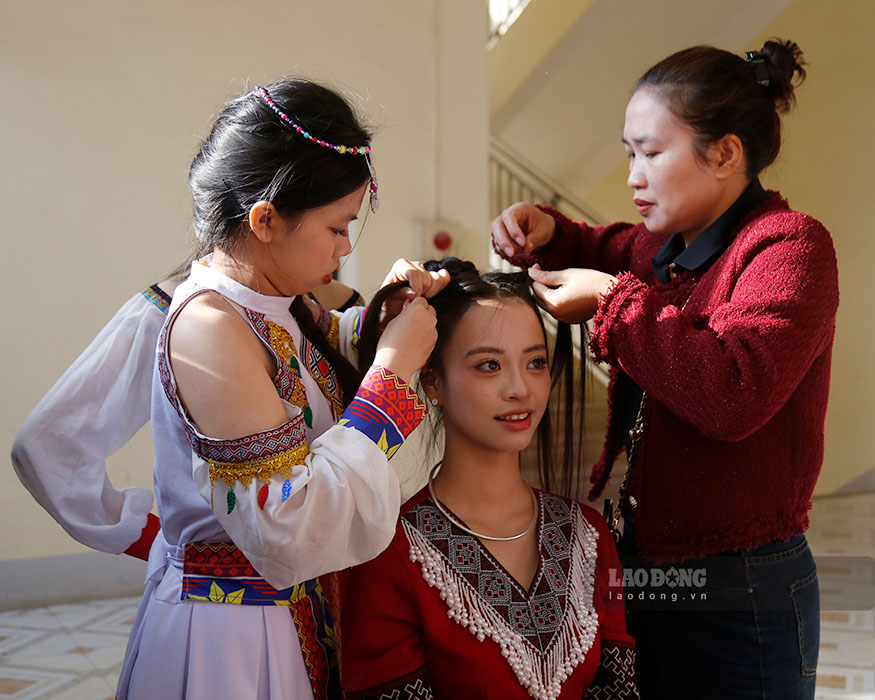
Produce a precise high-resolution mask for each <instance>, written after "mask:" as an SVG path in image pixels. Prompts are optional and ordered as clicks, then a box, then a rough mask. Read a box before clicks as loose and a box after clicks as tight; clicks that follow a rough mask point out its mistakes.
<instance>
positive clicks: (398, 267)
mask: <svg viewBox="0 0 875 700" xmlns="http://www.w3.org/2000/svg"><path fill="white" fill-rule="evenodd" d="M403 280H407V281H408V282H409V283H410V289H409V290H407V291H408V295H409V297H410V298H413V297H418V296H423V297H425V298H426V299H430V298H431V297H433V296H434V295H435V294H437V293H438V292H439V291H441V290H442V289H443V288H444V287H446V286H447V282H449V281H450V273H449V272H447V271H446V270H440V271H439V272H429V271H428V270H426V269H425V268H424V267H423V265H422V263H420V262H415V261H413V262H411V261H410V260H408V259H407V258H398V259H397V260H396V261H395V264H394V265H392V269H391V270H389V274H388V275H386V279H384V280H383V284H381V285H380V286H381V287H385V286H386V285H387V284H392V283H393V282H401V281H403Z"/></svg>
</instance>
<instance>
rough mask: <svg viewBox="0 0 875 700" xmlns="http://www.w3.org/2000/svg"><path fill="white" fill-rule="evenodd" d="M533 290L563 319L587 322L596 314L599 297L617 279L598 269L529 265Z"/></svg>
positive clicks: (542, 305) (548, 307) (539, 302)
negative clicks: (557, 268) (563, 268)
mask: <svg viewBox="0 0 875 700" xmlns="http://www.w3.org/2000/svg"><path fill="white" fill-rule="evenodd" d="M529 277H531V278H532V291H533V292H534V293H535V297H536V299H537V301H538V304H539V305H540V306H541V307H542V308H544V309H546V310H547V311H549V312H550V314H551V315H552V316H553V317H554V318H555V319H557V320H559V321H564V322H565V323H583V322H584V321H587V320H589V319H590V318H592V316H593V315H594V314H595V312H596V309H597V308H598V305H599V297H600V296H601V295H602V294H604V293H605V292H607V291H608V289H609V288H610V286H611V284H613V283H614V282H616V281H617V280H616V278H615V277H614V276H613V275H609V274H607V273H605V272H599V271H598V270H588V269H583V268H569V269H567V270H553V271H548V270H542V269H541V268H540V266H539V265H534V266H533V267H530V268H529Z"/></svg>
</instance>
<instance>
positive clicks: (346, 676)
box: [341, 528, 432, 700]
mask: <svg viewBox="0 0 875 700" xmlns="http://www.w3.org/2000/svg"><path fill="white" fill-rule="evenodd" d="M406 542H407V540H406V538H405V537H404V534H403V532H402V531H401V530H400V528H399V530H398V532H397V533H396V535H395V540H394V541H393V542H392V544H391V545H390V546H389V548H388V549H387V550H386V551H385V552H383V553H382V554H381V555H380V556H378V557H377V558H376V559H374V560H372V561H369V562H367V563H365V564H362V565H360V566H357V567H355V568H353V569H352V570H351V573H350V576H349V578H348V579H347V581H346V585H345V595H344V601H343V608H342V610H343V613H342V614H343V619H342V623H341V629H343V635H344V637H343V646H342V654H343V658H342V663H341V670H342V681H343V690H344V693H345V696H346V697H347V698H351V699H355V700H364V699H371V698H374V699H376V698H430V697H432V694H431V686H430V684H429V681H428V678H427V674H426V670H425V651H424V647H423V643H422V622H421V621H420V619H419V608H418V606H417V602H416V599H415V596H414V592H413V586H412V585H411V581H410V578H409V577H410V567H409V563H408V562H407V561H405V556H404V551H403V550H404V547H403V544H406Z"/></svg>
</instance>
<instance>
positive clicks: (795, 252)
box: [492, 40, 838, 700]
mask: <svg viewBox="0 0 875 700" xmlns="http://www.w3.org/2000/svg"><path fill="white" fill-rule="evenodd" d="M804 65H805V64H804V61H803V58H802V54H801V51H800V50H799V47H798V46H797V45H796V44H794V43H792V42H781V41H778V40H773V41H769V42H767V43H766V44H765V46H763V48H762V50H761V51H756V52H748V53H747V60H745V59H743V58H741V57H739V56H736V55H734V54H731V53H729V52H726V51H721V50H718V49H715V48H711V47H704V46H699V47H694V48H691V49H687V50H684V51H681V52H679V53H676V54H674V55H672V56H669V57H668V58H666V59H664V60H663V61H661V62H659V63H658V64H656V65H655V66H653V68H651V69H650V70H649V71H647V73H645V74H644V76H643V77H642V78H641V79H640V80H639V82H638V85H637V89H636V91H635V93H634V94H633V96H632V99H631V100H630V101H629V105H628V107H627V110H626V122H625V128H624V134H623V144H624V146H625V149H626V153H627V155H628V157H629V179H628V184H629V186H630V187H631V188H632V190H633V193H634V194H633V196H634V201H635V204H636V205H637V208H638V211H639V213H640V214H641V216H642V218H643V220H644V221H643V222H642V223H639V224H637V225H632V224H623V223H617V224H612V225H609V226H597V227H591V226H589V225H587V224H586V223H584V222H574V221H570V220H569V219H567V218H566V217H564V216H563V215H562V214H560V213H559V212H557V211H554V210H552V209H550V208H548V207H534V206H531V205H528V204H522V203H521V204H515V205H513V206H511V207H509V208H508V209H507V210H506V211H505V212H503V213H502V215H501V216H499V217H498V218H497V219H496V220H495V222H494V223H493V227H492V232H493V245H494V246H495V248H496V250H497V251H499V252H500V253H501V254H502V255H504V256H505V257H507V258H508V259H510V260H511V261H512V262H513V263H515V264H517V265H520V266H522V267H528V268H529V271H530V275H531V276H532V278H533V279H534V280H535V281H534V288H535V290H536V293H537V294H538V296H539V297H540V299H541V303H542V304H543V305H544V306H545V307H546V308H547V309H549V310H550V311H551V313H553V315H554V316H556V317H557V318H559V319H561V320H565V321H569V322H579V321H584V320H586V319H589V318H590V317H593V315H594V319H593V331H592V337H591V347H592V350H593V353H594V355H595V357H596V359H598V360H600V361H603V362H607V363H609V364H610V365H611V370H612V381H611V387H610V390H609V396H610V402H611V411H610V417H609V421H608V430H607V436H606V441H605V446H604V450H603V453H602V455H601V458H600V459H599V461H598V463H597V464H596V465H595V466H594V468H593V471H592V474H591V481H592V489H591V492H590V497H591V498H596V497H597V496H598V495H599V494H600V493H601V492H602V490H603V489H604V487H605V484H606V483H607V480H608V478H609V476H610V473H611V467H612V465H613V462H614V460H615V459H616V458H617V456H618V455H619V453H620V452H621V451H622V450H623V447H624V445H625V447H626V451H627V456H628V457H629V463H630V467H629V469H628V470H627V472H626V474H625V475H621V476H620V478H622V479H623V481H622V487H621V498H620V503H619V505H618V510H619V511H620V512H621V513H622V516H623V521H624V522H623V537H622V542H621V546H620V551H621V554H623V553H625V554H626V555H628V556H630V557H646V560H642V559H634V558H633V559H630V560H629V561H628V562H624V563H625V564H626V566H627V567H628V568H627V571H626V576H627V577H626V585H627V600H628V599H630V598H631V599H634V600H635V601H638V600H645V601H647V603H646V604H645V605H640V606H639V609H636V610H631V611H630V614H629V619H628V622H629V630H630V632H631V633H632V634H633V635H634V636H635V637H636V642H637V647H638V665H637V672H638V676H639V683H640V688H641V695H642V697H643V698H644V699H645V700H649V699H652V698H662V697H665V698H701V697H705V696H707V697H708V698H727V699H728V698H732V699H733V700H738V699H740V698H777V697H781V698H790V697H792V698H794V699H795V700H800V699H804V698H812V697H813V696H814V674H815V669H816V666H817V650H818V638H819V598H818V586H817V573H816V569H815V566H814V561H813V558H812V556H811V553H810V551H809V549H808V545H807V543H806V540H805V536H804V534H803V533H804V532H805V530H806V529H807V526H808V516H807V511H808V510H809V508H810V498H811V494H812V491H813V489H814V485H815V482H816V480H817V476H818V474H819V472H820V468H821V465H822V460H823V429H824V417H825V413H826V402H827V394H828V390H829V369H830V355H831V350H832V342H833V335H834V329H835V314H836V308H837V305H838V280H837V271H836V259H835V253H834V250H833V246H832V241H831V239H830V236H829V233H828V232H827V230H826V229H825V228H824V227H823V226H822V225H821V224H820V223H819V222H817V221H816V220H814V219H812V218H811V217H810V216H807V215H805V214H801V213H797V212H795V211H792V210H791V209H790V208H789V206H788V205H787V202H786V201H785V200H784V199H783V198H782V197H781V196H780V195H779V194H778V193H776V192H767V191H765V190H764V189H763V188H762V187H761V185H760V183H759V180H758V179H757V176H758V174H759V173H760V172H761V171H762V170H763V169H764V168H766V167H767V166H768V165H770V164H771V163H772V162H773V161H774V159H775V157H776V156H777V154H778V151H779V148H780V143H781V134H780V114H781V113H785V112H787V111H788V110H789V108H790V107H791V106H792V104H793V102H794V87H795V85H798V83H799V82H801V80H802V79H803V78H804V77H805V70H804V67H803V66H804ZM569 267H571V268H573V269H566V268H569ZM611 520H614V518H611ZM704 557H708V558H707V559H705V558H704ZM645 561H646V562H647V563H644V562H645ZM651 562H655V563H656V564H657V565H661V568H657V566H655V565H652V564H651ZM672 569H674V573H672ZM679 571H680V572H681V573H682V574H685V575H686V579H685V580H683V579H682V580H681V583H682V584H686V585H687V586H688V589H687V590H683V586H681V587H678V588H676V589H675V588H673V589H671V590H672V591H674V592H682V594H684V595H686V596H687V597H686V599H685V605H684V606H683V607H685V608H693V609H685V610H683V611H681V610H680V609H679V608H680V607H681V606H680V605H679V604H678V605H675V606H674V607H672V606H669V607H668V609H662V610H656V609H654V608H655V607H657V606H656V605H654V604H653V602H652V601H653V598H652V597H651V596H652V594H654V593H657V594H658V593H659V592H660V587H661V590H662V591H663V592H664V591H666V590H668V589H666V588H665V586H671V585H672V584H674V585H675V586H677V584H678V579H677V573H678V572H679ZM691 572H692V573H697V574H698V575H697V576H691V575H690V574H691ZM648 585H649V588H636V586H637V587H646V586H648ZM696 585H698V586H704V588H703V589H701V590H699V596H701V592H706V593H707V594H708V597H707V598H706V599H705V600H704V601H702V600H701V597H700V598H699V599H698V600H697V601H696V602H695V603H693V602H691V601H692V599H691V598H690V596H691V595H692V596H694V597H695V596H696V588H695V586H696ZM639 592H640V594H641V596H642V597H641V598H639V597H638V595H637V593H639ZM656 600H657V601H660V600H665V598H664V597H663V598H660V597H659V595H657V596H656ZM669 602H671V600H670V599H669ZM682 602H684V601H683V600H682ZM662 607H663V608H665V607H666V606H665V604H663V605H662Z"/></svg>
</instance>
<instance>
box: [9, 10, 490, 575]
mask: <svg viewBox="0 0 875 700" xmlns="http://www.w3.org/2000/svg"><path fill="white" fill-rule="evenodd" d="M485 37H486V8H485V3H480V2H471V1H470V0H416V1H415V2H411V1H410V0H368V2H357V1H355V0H320V2H318V3H317V2H303V1H301V0H292V1H286V2H272V1H270V0H250V1H249V2H246V3H241V2H229V1H227V0H211V1H207V0H187V2H184V3H177V2H170V1H169V0H156V1H154V2H150V3H126V2H123V3H119V2H110V1H109V0H79V1H78V2H76V3H69V2H65V1H61V0H56V1H52V0H11V1H8V0H7V2H4V4H3V8H2V10H0V78H2V82H3V85H4V88H5V89H4V90H3V92H2V96H0V162H2V166H0V203H2V208H0V210H2V212H3V243H4V250H3V255H2V262H0V265H2V267H0V280H2V284H3V298H4V300H5V303H4V305H3V327H4V328H5V332H4V342H3V343H2V349H0V352H2V370H0V371H2V386H3V396H4V400H3V407H2V423H0V441H2V444H3V445H4V446H5V448H6V449H9V447H11V444H12V439H13V437H14V434H15V430H16V429H17V427H18V426H19V425H20V424H21V422H22V421H23V420H24V418H25V416H26V415H27V413H28V412H29V411H30V409H31V408H32V407H33V406H34V405H35V404H36V402H37V400H38V399H39V397H40V396H41V395H42V394H43V393H44V392H45V391H46V390H47V389H48V388H49V387H50V386H51V384H52V383H53V382H54V381H55V379H56V378H57V377H58V376H60V374H61V372H62V371H63V369H64V368H65V367H66V366H67V365H68V364H69V363H70V362H71V361H72V360H73V359H74V358H75V357H76V355H77V354H78V353H79V352H80V351H81V350H82V349H83V348H84V347H85V346H86V344H87V342H88V341H89V339H90V338H91V337H92V336H94V334H95V333H96V332H97V331H98V330H99V329H100V327H101V326H102V325H103V324H104V323H105V322H106V321H107V320H108V319H109V317H110V316H111V315H112V313H113V312H114V310H115V309H116V308H117V307H118V306H119V305H120V304H121V303H122V302H123V301H124V300H125V299H127V298H128V297H129V296H131V295H132V294H133V293H134V292H136V291H138V290H139V289H142V288H143V287H145V286H146V285H148V284H149V283H151V282H154V281H156V280H158V279H161V278H162V276H164V274H165V273H166V272H168V271H169V270H171V269H172V268H173V267H175V265H176V263H177V262H178V261H179V260H181V259H182V258H183V257H184V255H185V254H186V252H187V244H188V242H190V240H191V235H190V231H189V215H190V203H189V195H188V190H187V186H186V172H187V168H188V164H189V162H190V160H191V158H192V156H193V155H194V152H195V150H196V148H197V145H198V141H199V138H201V137H202V136H203V135H204V134H205V133H206V131H207V129H208V127H209V124H210V121H211V115H212V114H213V112H214V111H215V110H216V109H217V108H218V107H219V106H220V105H221V104H222V103H223V102H224V101H225V100H226V99H227V98H229V97H231V96H233V95H235V94H237V93H238V92H241V91H242V90H244V89H245V88H246V86H248V85H252V84H253V83H255V82H260V81H268V80H270V79H272V78H275V77H277V76H279V75H282V74H290V73H302V74H304V75H307V76H309V77H312V78H316V79H319V80H323V81H328V82H330V83H331V84H333V85H335V86H337V87H340V88H341V89H345V90H353V91H356V92H358V93H359V94H360V95H361V96H362V98H363V108H364V110H365V111H366V113H367V114H368V115H369V116H370V118H371V121H372V122H373V123H374V124H375V125H376V126H377V128H378V133H377V136H376V138H375V141H374V163H375V166H376V168H377V172H378V175H379V179H380V199H381V203H382V208H381V210H380V212H379V213H378V214H377V215H374V216H371V217H370V219H369V221H368V223H367V226H366V229H365V231H364V233H363V235H362V237H361V240H360V241H359V244H358V247H357V249H356V250H355V252H354V253H353V255H352V256H351V258H350V261H349V263H348V264H347V266H346V267H345V268H344V269H343V271H342V273H341V274H342V279H344V280H345V281H347V282H348V283H350V284H353V285H355V286H356V287H357V288H358V289H359V290H360V291H362V292H364V293H365V294H366V295H367V294H369V293H371V292H373V291H374V290H375V288H376V287H377V286H378V284H379V281H380V280H381V279H382V276H383V274H384V272H385V270H386V269H388V266H389V264H390V263H391V261H392V260H394V258H395V257H398V256H400V255H405V256H410V257H416V256H419V255H421V254H422V252H423V249H422V247H421V245H420V240H419V232H418V231H419V229H418V226H417V222H418V221H419V220H422V219H431V218H435V217H443V218H445V219H450V220H453V221H456V222H459V223H460V224H461V225H462V226H463V227H464V228H465V229H467V230H468V231H470V232H473V233H472V234H471V235H472V237H473V238H472V239H471V240H468V241H465V243H464V246H463V249H464V252H465V253H466V254H473V253H474V251H479V250H481V249H482V250H484V251H485V249H486V240H487V234H488V214H487V188H486V149H487V139H486V134H487V106H486V101H487V97H486V95H487V89H486V88H487V85H486V53H485ZM401 461H402V462H403V457H402V460H401ZM415 461H416V459H415V456H411V455H409V456H408V458H407V462H408V465H409V464H410V463H413V462H415ZM110 473H111V475H112V478H113V481H114V483H115V484H116V485H117V486H125V485H130V484H133V483H149V482H150V481H151V442H150V439H149V436H148V434H147V433H145V432H144V433H142V434H141V435H139V436H138V437H137V438H136V440H135V441H134V443H133V444H132V445H131V446H129V447H127V448H125V449H124V450H122V452H121V453H119V455H117V456H116V457H115V458H114V459H113V460H112V463H111V467H110ZM0 527H2V530H3V532H4V533H6V536H5V537H4V538H3V539H2V542H0V560H8V559H19V558H28V557H42V556H50V555H58V554H66V553H70V552H78V551H82V549H83V548H81V547H79V545H77V544H76V543H74V542H72V540H70V539H69V538H68V537H67V535H66V534H65V533H64V532H63V531H62V530H61V529H60V528H59V527H58V526H57V525H56V524H55V523H54V522H53V521H52V520H51V519H50V518H49V516H47V515H46V514H45V513H44V512H43V511H42V510H41V509H40V508H39V507H38V506H36V505H35V504H34V503H33V501H32V499H31V498H30V496H29V494H28V493H27V492H26V491H25V490H24V488H23V487H21V485H20V484H19V483H18V481H17V479H16V477H15V475H14V473H13V472H12V470H11V468H9V469H7V470H5V471H3V472H2V474H0ZM14 533H20V536H18V537H16V536H14Z"/></svg>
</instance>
